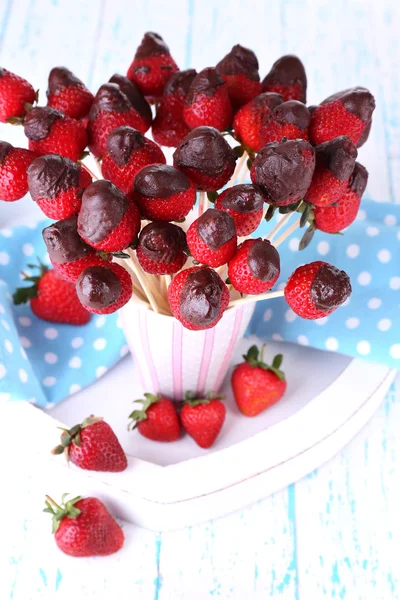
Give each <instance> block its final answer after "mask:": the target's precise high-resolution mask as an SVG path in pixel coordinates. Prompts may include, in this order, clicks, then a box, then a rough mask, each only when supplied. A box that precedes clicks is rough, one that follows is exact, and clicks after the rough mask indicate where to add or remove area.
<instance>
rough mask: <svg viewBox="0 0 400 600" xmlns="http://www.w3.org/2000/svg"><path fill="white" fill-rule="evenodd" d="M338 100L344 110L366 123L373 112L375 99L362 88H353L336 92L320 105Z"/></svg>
mask: <svg viewBox="0 0 400 600" xmlns="http://www.w3.org/2000/svg"><path fill="white" fill-rule="evenodd" d="M335 100H340V101H341V103H342V104H343V106H344V107H345V109H346V110H348V111H349V112H350V113H352V114H353V115H355V116H356V117H358V118H359V119H361V121H364V123H367V122H368V121H370V120H371V117H372V113H373V112H374V110H375V99H374V97H373V95H372V94H371V92H370V91H369V90H367V89H366V88H364V87H354V88H349V89H347V90H343V91H341V92H336V94H332V96H329V97H328V98H326V99H325V100H324V101H323V102H321V104H328V102H334V101H335Z"/></svg>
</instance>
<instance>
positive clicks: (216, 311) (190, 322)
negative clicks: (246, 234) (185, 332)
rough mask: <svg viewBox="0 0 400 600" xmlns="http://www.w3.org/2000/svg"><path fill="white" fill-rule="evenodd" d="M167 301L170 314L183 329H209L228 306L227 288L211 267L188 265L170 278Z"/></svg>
mask: <svg viewBox="0 0 400 600" xmlns="http://www.w3.org/2000/svg"><path fill="white" fill-rule="evenodd" d="M168 302H169V305H170V308H171V311H172V314H173V315H174V317H175V318H176V319H178V321H180V322H181V323H182V325H183V326H184V327H186V328H187V329H192V330H194V331H198V330H200V329H210V328H211V327H214V326H215V325H216V324H217V323H218V321H219V320H220V319H221V318H222V316H223V314H224V312H225V310H226V309H227V308H228V304H229V291H228V288H227V287H226V285H225V283H224V282H223V281H222V279H221V277H220V276H219V275H218V273H216V272H215V271H214V270H213V269H210V268H209V267H192V268H190V269H186V270H185V271H181V272H180V273H178V275H176V276H175V277H174V279H173V280H172V283H171V284H170V285H169V287H168Z"/></svg>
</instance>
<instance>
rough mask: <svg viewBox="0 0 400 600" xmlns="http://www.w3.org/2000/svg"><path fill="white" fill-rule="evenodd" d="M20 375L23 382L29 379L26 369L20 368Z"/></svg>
mask: <svg viewBox="0 0 400 600" xmlns="http://www.w3.org/2000/svg"><path fill="white" fill-rule="evenodd" d="M18 375H19V378H20V380H21V381H22V383H26V382H27V381H28V373H27V372H26V371H25V369H20V370H19V371H18Z"/></svg>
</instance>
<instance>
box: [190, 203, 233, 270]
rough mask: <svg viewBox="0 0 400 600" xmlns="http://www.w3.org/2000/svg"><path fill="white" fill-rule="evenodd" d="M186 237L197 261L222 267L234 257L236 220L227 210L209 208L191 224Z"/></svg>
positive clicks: (210, 265)
mask: <svg viewBox="0 0 400 600" xmlns="http://www.w3.org/2000/svg"><path fill="white" fill-rule="evenodd" d="M186 239H187V243H188V246H189V250H190V253H191V255H192V256H193V258H194V259H195V260H196V261H197V262H199V263H202V264H203V265H208V266H209V267H220V266H221V265H224V264H225V263H227V262H228V261H229V260H230V259H231V258H232V256H233V255H234V253H235V250H236V245H237V237H236V227H235V221H234V220H233V218H232V217H231V216H230V215H229V214H228V213H227V212H224V211H223V210H217V209H215V208H209V209H208V210H206V212H205V213H204V214H203V215H201V217H199V218H198V219H196V220H195V221H194V222H193V223H192V224H191V226H190V227H189V229H188V231H187V234H186Z"/></svg>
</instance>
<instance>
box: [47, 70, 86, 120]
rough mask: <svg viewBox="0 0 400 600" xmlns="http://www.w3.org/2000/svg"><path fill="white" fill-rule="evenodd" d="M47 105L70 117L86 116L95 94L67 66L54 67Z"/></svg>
mask: <svg viewBox="0 0 400 600" xmlns="http://www.w3.org/2000/svg"><path fill="white" fill-rule="evenodd" d="M46 95H47V105H48V106H51V107H52V108H56V109H57V110H60V111H61V112H63V113H64V114H65V115H67V116H68V117H72V118H73V119H82V118H83V117H86V116H87V114H88V112H89V110H90V107H91V106H92V102H93V94H92V92H90V91H89V90H88V89H87V87H86V86H85V84H84V83H83V82H82V81H81V80H80V79H78V77H76V76H75V75H74V74H73V73H72V72H71V71H70V70H69V69H66V68H65V67H54V68H53V69H52V70H51V71H50V74H49V81H48V88H47V92H46Z"/></svg>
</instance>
